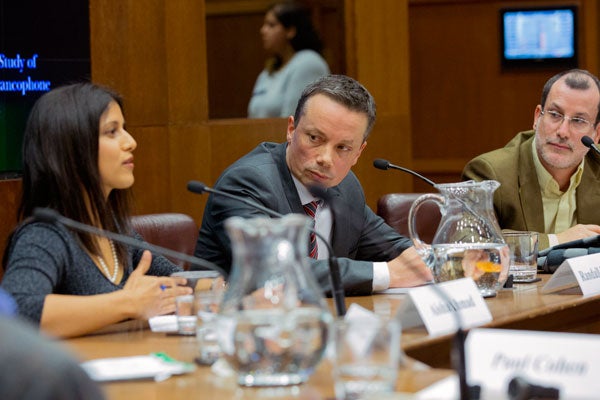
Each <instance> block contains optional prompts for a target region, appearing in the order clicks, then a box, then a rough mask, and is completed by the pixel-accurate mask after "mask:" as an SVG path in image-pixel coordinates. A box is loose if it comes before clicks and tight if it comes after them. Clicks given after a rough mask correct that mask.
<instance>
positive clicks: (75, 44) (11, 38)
mask: <svg viewBox="0 0 600 400" xmlns="http://www.w3.org/2000/svg"><path fill="white" fill-rule="evenodd" d="M89 26H90V23H89V4H88V1H85V0H53V1H39V0H18V1H15V0H0V179H6V178H13V177H18V176H19V175H20V172H21V170H22V160H21V144H22V139H23V131H24V129H25V123H26V121H27V117H28V115H29V111H30V110H31V107H32V106H33V104H34V103H35V101H36V100H37V99H38V98H39V97H40V96H41V95H43V94H44V93H46V92H47V91H48V90H51V89H53V88H55V87H57V86H60V85H62V84H66V83H71V82H78V81H82V80H89V78H90V32H89V30H90V28H89ZM107 56H108V55H107Z"/></svg>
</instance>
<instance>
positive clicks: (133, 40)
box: [0, 0, 600, 246]
mask: <svg viewBox="0 0 600 400" xmlns="http://www.w3.org/2000/svg"><path fill="white" fill-rule="evenodd" d="M267 3H270V1H267V0H264V1H263V0H90V26H91V57H92V77H93V80H94V81H96V82H98V83H103V84H106V85H109V86H111V87H113V88H115V89H116V90H118V91H119V92H121V93H122V94H123V95H124V98H125V117H126V119H127V124H128V128H129V130H130V131H131V133H132V134H133V135H134V136H135V138H136V140H137V141H138V149H137V150H136V159H135V160H136V172H135V173H136V184H135V186H134V188H135V194H136V197H137V205H138V209H137V211H138V213H151V212H166V211H176V212H184V213H187V214H190V215H192V216H193V217H194V218H195V220H196V221H197V223H198V224H200V222H201V218H202V212H203V207H204V204H205V201H206V199H205V198H204V197H199V196H197V195H194V194H190V193H188V192H187V191H186V189H185V187H186V183H187V181H188V180H191V179H197V180H201V181H204V182H205V183H207V184H209V185H210V184H212V183H213V182H214V181H215V180H216V178H217V177H218V175H219V174H220V173H221V171H222V170H223V169H224V168H226V166H228V165H229V164H231V163H232V162H233V161H235V160H236V159H237V158H239V157H240V156H241V155H243V154H245V153H246V152H248V151H249V150H250V149H252V148H253V147H254V146H255V145H256V144H257V143H258V142H260V141H263V140H271V141H282V140H284V137H285V136H284V134H285V126H286V121H285V120H284V119H265V120H246V119H223V120H217V119H211V118H210V115H211V111H210V108H211V106H212V105H211V104H212V101H211V100H210V96H209V91H210V92H214V91H217V92H218V91H220V90H221V89H222V92H223V93H228V92H230V91H231V90H236V92H235V93H233V94H227V96H224V97H223V99H224V100H225V102H224V104H225V106H226V105H227V100H231V104H233V103H234V102H236V101H238V100H239V103H238V105H237V106H236V107H240V106H239V104H242V105H244V104H245V103H246V102H247V99H243V101H242V100H241V98H242V97H244V96H248V91H247V90H246V89H245V88H242V87H241V86H239V85H233V86H227V85H231V81H230V80H229V79H228V77H219V78H218V79H213V76H212V74H213V69H214V68H215V67H214V66H215V65H218V63H219V62H221V63H223V62H225V63H232V62H234V63H235V64H236V67H237V69H238V70H248V76H251V81H252V83H253V80H254V78H255V76H256V74H257V73H258V71H251V72H252V73H251V74H250V72H249V71H250V70H252V69H256V68H258V69H260V66H257V65H250V62H248V63H246V62H242V61H232V58H228V57H233V56H234V55H235V54H231V52H228V51H224V52H223V54H224V55H223V56H219V57H221V58H222V59H220V60H219V58H218V57H217V56H215V55H214V54H213V53H215V52H217V51H223V50H227V49H226V48H225V49H219V44H225V43H231V42H240V43H242V44H245V45H246V47H248V48H251V46H252V45H256V44H257V43H258V44H260V41H259V40H258V34H257V32H256V30H257V29H258V28H257V27H250V26H247V27H245V28H244V30H245V31H247V32H245V34H243V35H240V34H238V33H236V34H235V35H234V37H227V35H228V33H227V32H228V31H227V29H225V28H226V27H227V23H226V22H225V21H226V19H227V16H228V15H230V16H231V18H237V17H235V16H236V15H240V14H244V13H246V14H247V13H255V14H256V16H257V18H258V20H257V23H260V20H261V19H262V16H261V17H259V16H258V14H257V13H258V11H256V10H257V4H260V6H261V9H263V8H262V7H264V6H265V5H266V4H267ZM314 3H315V4H319V3H322V4H325V5H327V6H328V7H330V8H328V9H327V10H331V9H335V10H336V13H337V14H335V13H334V14H335V17H336V18H341V19H342V21H343V23H342V24H339V23H336V24H337V25H335V27H334V24H329V23H327V24H325V25H321V26H320V29H321V31H322V32H324V37H327V35H333V33H335V34H337V35H338V37H339V38H341V39H339V43H338V42H336V44H335V46H337V47H336V50H339V51H340V54H342V55H343V56H340V57H341V58H340V60H342V63H341V64H340V66H339V70H340V72H342V71H343V72H345V73H347V74H348V75H350V76H352V77H355V78H357V79H358V80H359V81H361V82H362V83H363V84H365V86H366V87H367V88H368V89H369V90H370V91H371V92H372V93H373V95H374V96H375V99H376V101H377V104H378V120H377V123H376V125H375V128H374V131H373V133H372V136H371V138H370V139H369V141H368V146H367V148H366V149H365V151H364V153H363V155H362V157H361V159H360V160H359V162H358V164H357V165H356V167H355V168H354V170H355V172H356V173H357V175H358V176H359V178H360V179H361V181H362V183H363V186H364V189H365V193H366V195H367V199H368V202H369V204H370V205H371V206H372V207H374V206H375V204H376V201H377V198H378V197H379V196H381V195H382V194H384V193H388V192H401V191H406V192H410V191H416V192H421V191H430V190H431V188H429V187H427V186H425V185H424V184H423V183H421V182H419V181H413V179H412V178H411V177H408V176H405V175H404V174H402V173H399V172H396V171H389V172H383V171H379V170H376V169H374V168H373V167H372V160H373V159H374V158H378V157H381V158H387V159H389V160H390V161H392V162H394V163H396V164H400V165H403V166H406V167H413V168H415V169H417V170H418V171H420V172H422V173H424V174H425V175H427V176H428V177H430V178H431V179H434V180H437V181H440V182H447V181H456V180H457V179H458V175H459V174H460V171H461V170H462V167H463V165H464V163H465V162H466V161H467V160H468V159H470V158H471V157H473V156H475V155H477V154H479V153H481V152H484V151H488V150H491V149H493V148H496V147H500V146H502V145H503V144H504V143H505V142H506V141H508V139H510V137H512V136H513V135H514V134H515V133H516V132H517V131H519V130H522V129H528V128H529V127H531V125H532V116H533V109H534V107H535V105H536V104H537V102H538V98H539V95H540V91H541V86H542V84H543V83H544V81H545V80H546V79H547V78H548V77H549V76H550V75H551V74H553V73H554V72H556V71H551V70H548V71H528V70H522V71H511V72H502V71H501V70H500V62H499V59H498V49H499V38H498V16H497V11H498V8H500V7H502V6H509V5H511V6H514V5H528V4H529V5H541V4H558V3H560V4H563V3H570V4H577V5H578V6H579V7H580V12H579V15H580V23H581V24H580V32H579V33H580V51H581V62H580V65H581V67H583V68H586V69H589V70H590V71H591V72H594V73H598V66H599V64H600V63H599V54H598V44H599V43H600V29H598V19H599V18H598V13H599V12H600V11H599V9H598V4H597V0H578V1H577V0H568V1H563V0H560V1H554V0H549V1H540V0H536V1H531V0H530V1H516V0H515V1H500V0H496V1H489V0H488V1H486V0H378V1H376V2H372V1H369V0H328V1H324V2H319V1H318V0H314ZM236 10H237V11H236ZM327 12H329V11H326V12H325V14H327ZM216 16H218V18H219V20H218V21H217V19H214V20H213V19H212V18H217V17H216ZM207 17H208V19H207ZM333 17H334V15H333V14H327V18H333ZM213 22H214V24H213ZM254 23H255V22H252V24H254ZM340 26H341V27H340ZM215 30H217V31H219V30H220V31H219V32H220V33H219V35H220V36H219V37H217V38H216V41H215V38H214V37H212V35H214V31H215ZM329 31H331V32H333V33H331V32H330V33H327V32H329ZM207 32H208V34H209V35H211V37H210V38H208V39H207ZM329 45H330V46H331V43H330V44H329ZM223 47H226V46H225V45H223ZM207 54H210V56H208V55H207ZM208 57H210V60H209V59H208ZM262 57H263V55H262V54H260V57H258V55H257V54H255V60H259V59H260V60H262ZM336 68H338V67H336ZM231 74H232V73H230V74H229V75H231ZM246 79H247V80H248V79H250V78H246ZM220 88H221V89H220ZM232 88H233V89H232ZM232 107H233V106H232ZM244 107H245V105H244ZM0 186H1V188H0V189H2V190H0V195H1V196H2V199H3V200H4V199H14V198H16V190H17V189H16V187H15V186H14V184H12V183H7V182H0ZM7 191H8V194H6V192H7ZM11 196H12V197H11ZM11 201H13V200H11ZM13 202H14V201H13ZM2 207H3V208H2V211H3V212H5V213H6V215H14V209H11V207H13V208H14V204H11V203H10V201H9V202H8V203H7V202H5V201H3V204H2ZM5 221H8V222H5ZM2 224H3V227H9V225H10V224H11V221H10V220H7V219H4V218H3V220H2ZM9 230H10V229H5V230H4V231H2V232H0V235H5V233H4V232H5V231H6V232H8V231H9ZM3 243H4V237H0V246H2V245H3Z"/></svg>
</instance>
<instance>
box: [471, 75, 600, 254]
mask: <svg viewBox="0 0 600 400" xmlns="http://www.w3.org/2000/svg"><path fill="white" fill-rule="evenodd" d="M599 121H600V82H599V81H598V78H597V77H595V76H594V75H592V74H590V73H589V72H587V71H584V70H569V71H565V72H562V73H559V74H557V75H555V76H553V77H552V78H550V79H549V80H548V81H547V82H546V84H545V85H544V89H543V91H542V98H541V103H540V104H538V105H537V106H536V108H535V112H534V122H533V128H534V130H533V131H526V132H521V133H519V134H517V136H516V137H514V138H513V139H512V140H511V141H510V142H509V143H508V144H507V145H506V146H505V147H503V148H501V149H497V150H494V151H491V152H489V153H485V154H482V155H480V156H478V157H476V158H474V159H473V160H471V161H470V162H469V163H468V164H467V165H466V167H465V169H464V170H463V179H474V180H477V181H480V180H485V179H494V180H497V181H498V182H500V184H501V186H500V188H499V189H498V190H497V191H496V192H495V193H494V209H495V211H496V215H497V217H498V222H499V224H500V227H501V228H502V229H511V230H529V231H536V232H539V233H540V242H539V246H540V249H544V248H546V247H549V246H553V245H555V244H558V243H564V242H569V241H572V240H576V239H581V238H584V237H588V236H594V235H598V234H600V226H598V224H600V156H599V155H598V154H596V153H595V152H594V151H593V150H592V151H590V150H589V149H588V148H587V147H586V146H584V145H583V144H582V143H581V138H582V137H583V136H589V137H591V138H592V140H593V141H594V142H595V143H597V142H598V139H599V138H600V125H599V124H598V123H599Z"/></svg>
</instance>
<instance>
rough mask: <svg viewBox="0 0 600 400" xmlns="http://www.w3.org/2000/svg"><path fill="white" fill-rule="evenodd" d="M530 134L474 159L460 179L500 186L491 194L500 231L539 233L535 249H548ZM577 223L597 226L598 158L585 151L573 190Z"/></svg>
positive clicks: (599, 210) (599, 198) (599, 219)
mask: <svg viewBox="0 0 600 400" xmlns="http://www.w3.org/2000/svg"><path fill="white" fill-rule="evenodd" d="M533 137H534V131H526V132H520V133H519V134H517V136H515V137H514V138H513V139H512V140H511V141H510V142H509V143H508V144H507V145H506V146H505V147H503V148H501V149H497V150H493V151H490V152H489V153H485V154H482V155H480V156H478V157H475V158H474V159H473V160H471V161H469V163H468V164H467V165H466V166H465V169H464V170H463V173H462V178H463V179H465V180H467V179H473V180H476V181H481V180H486V179H493V180H496V181H498V182H500V187H499V188H498V189H497V190H496V192H495V193H494V210H495V211H496V216H497V217H498V223H499V224H500V227H501V228H502V229H513V230H519V231H535V232H540V239H539V248H540V249H544V248H546V247H548V246H549V242H548V235H547V234H548V233H556V232H544V211H543V210H544V208H543V205H542V196H541V190H540V185H539V183H538V180H537V174H536V172H535V165H534V163H533V156H532V151H531V146H532V145H533ZM575 196H576V204H577V209H576V211H575V213H576V216H577V223H580V224H597V225H600V157H599V156H598V155H597V154H595V153H594V152H593V151H589V152H588V154H587V155H586V159H585V168H584V170H583V175H582V177H581V183H580V185H579V187H578V188H577V192H576V194H575Z"/></svg>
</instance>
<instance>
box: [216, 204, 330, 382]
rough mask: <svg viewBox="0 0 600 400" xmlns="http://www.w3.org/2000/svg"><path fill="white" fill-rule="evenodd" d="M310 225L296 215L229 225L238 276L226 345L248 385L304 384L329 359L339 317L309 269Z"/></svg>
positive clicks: (226, 309)
mask: <svg viewBox="0 0 600 400" xmlns="http://www.w3.org/2000/svg"><path fill="white" fill-rule="evenodd" d="M309 221H310V220H309V218H308V217H306V216H303V215H299V214H289V215H286V216H285V217H283V218H279V219H270V218H252V219H243V218H240V217H233V218H230V219H228V220H227V221H226V222H225V226H226V229H227V232H228V234H229V237H230V238H231V244H232V252H233V265H232V267H233V269H232V273H231V276H230V279H229V284H228V287H227V290H226V292H225V295H224V298H223V301H222V303H221V307H220V311H219V314H220V315H219V321H218V326H219V345H220V348H221V354H222V356H223V358H225V360H226V361H227V362H228V364H229V365H230V366H231V367H232V368H233V369H234V370H235V371H236V372H237V377H238V383H239V384H240V385H244V386H280V385H296V384H299V383H302V382H304V381H306V380H307V379H308V378H309V376H310V375H311V374H312V372H313V371H314V369H315V367H316V366H317V364H318V363H319V362H320V361H321V358H322V357H323V355H324V352H325V347H326V344H327V341H328V340H329V334H330V327H331V323H332V321H333V317H332V315H331V313H330V312H329V308H328V307H327V304H326V303H325V300H324V298H323V294H322V291H321V289H320V288H319V286H318V285H317V282H316V280H315V278H314V277H313V274H312V273H311V272H310V271H309V269H308V268H309V264H308V261H307V249H308V237H309V235H308V227H309V224H310V222H309Z"/></svg>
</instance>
